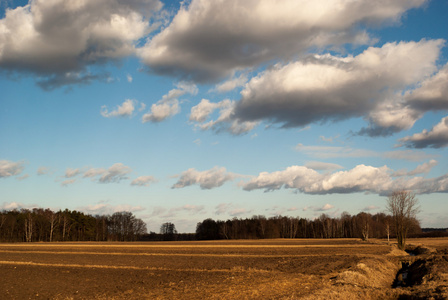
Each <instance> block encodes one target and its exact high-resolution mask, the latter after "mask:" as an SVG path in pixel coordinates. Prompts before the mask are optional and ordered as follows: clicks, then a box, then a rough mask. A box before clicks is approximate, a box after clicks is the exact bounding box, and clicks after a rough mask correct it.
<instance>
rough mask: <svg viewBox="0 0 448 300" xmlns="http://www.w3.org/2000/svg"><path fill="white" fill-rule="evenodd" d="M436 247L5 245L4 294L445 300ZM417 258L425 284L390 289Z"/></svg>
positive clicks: (441, 255) (352, 243)
mask: <svg viewBox="0 0 448 300" xmlns="http://www.w3.org/2000/svg"><path fill="white" fill-rule="evenodd" d="M428 241H429V243H428ZM431 241H433V239H427V240H426V239H425V240H424V241H421V242H420V241H418V242H417V243H415V245H414V246H415V247H417V246H416V245H420V246H422V245H426V244H428V245H429V247H432V248H431V249H434V251H433V252H429V253H427V254H421V255H418V256H415V257H412V258H410V256H409V255H408V254H407V253H405V252H403V251H400V250H398V249H396V247H395V246H394V245H388V244H387V243H386V242H383V241H376V242H373V243H365V242H361V241H359V240H356V239H337V240H311V239H307V240H283V239H281V240H257V241H217V242H214V241H213V242H148V243H33V244H29V243H28V244H25V243H20V244H0V278H1V280H0V295H2V297H1V298H2V299H361V298H362V299H398V298H399V297H410V296H412V295H417V296H423V297H426V296H427V295H431V296H434V295H435V296H440V297H444V296H443V295H445V294H444V293H445V292H444V286H443V284H444V282H445V283H446V274H448V270H447V268H446V267H447V266H448V260H446V258H447V255H446V251H447V250H446V249H448V239H445V240H444V241H442V240H440V241H437V243H436V244H437V248H434V245H433V244H431ZM409 243H412V241H409ZM433 243H434V242H433ZM444 243H445V244H444ZM414 246H412V247H414ZM443 251H445V252H443ZM418 259H421V260H422V262H421V263H420V268H419V269H418V270H419V272H420V273H422V274H423V273H424V274H423V275H422V276H420V277H421V278H423V277H424V278H425V279H424V280H423V279H422V280H420V279H418V280H415V283H414V284H413V285H412V286H409V287H401V288H395V289H394V288H392V283H393V281H394V279H395V277H396V274H397V272H398V270H399V269H400V265H399V264H400V262H401V261H403V260H409V261H410V260H412V262H415V263H416V262H417V261H418ZM445 262H447V264H445ZM415 267H416V268H417V264H415ZM415 274H417V271H415ZM431 274H432V275H431ZM425 276H426V277H425ZM420 277H419V278H420ZM444 280H445V281H444ZM428 289H429V290H430V292H428ZM425 293H426V294H425ZM440 299H448V298H440Z"/></svg>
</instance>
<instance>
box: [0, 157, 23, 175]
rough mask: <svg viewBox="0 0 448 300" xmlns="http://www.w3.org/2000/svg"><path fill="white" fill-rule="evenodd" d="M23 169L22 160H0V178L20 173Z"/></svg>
mask: <svg viewBox="0 0 448 300" xmlns="http://www.w3.org/2000/svg"><path fill="white" fill-rule="evenodd" d="M24 169H25V166H24V162H23V161H18V162H13V161H9V160H0V178H6V177H11V176H17V175H20V174H21V173H22V171H23V170H24Z"/></svg>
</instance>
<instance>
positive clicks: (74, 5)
mask: <svg viewBox="0 0 448 300" xmlns="http://www.w3.org/2000/svg"><path fill="white" fill-rule="evenodd" d="M161 7H162V4H161V2H160V1H158V0H131V1H129V0H95V1H65V0H50V1H48V0H45V1H44V0H35V1H30V2H29V4H28V5H25V6H23V7H17V8H15V9H13V10H7V11H6V15H5V17H4V18H3V19H1V20H0V67H1V68H3V69H6V70H10V71H26V72H31V73H34V74H37V75H39V76H41V77H42V78H41V80H40V84H41V85H42V87H44V88H53V87H57V86H58V85H62V84H70V83H85V82H89V81H91V80H93V79H97V78H100V77H101V75H98V74H90V73H89V72H88V71H87V70H86V67H87V66H89V65H94V64H101V63H105V62H108V61H111V60H116V59H119V58H122V57H124V56H128V55H130V54H133V53H134V51H135V44H136V42H137V41H138V40H139V39H140V38H142V37H144V36H145V35H147V34H148V33H149V32H150V30H151V26H150V23H149V22H148V19H149V18H150V17H151V14H152V13H153V12H154V11H157V10H159V9H160V8H161Z"/></svg>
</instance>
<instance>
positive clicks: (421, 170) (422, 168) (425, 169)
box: [392, 159, 438, 177]
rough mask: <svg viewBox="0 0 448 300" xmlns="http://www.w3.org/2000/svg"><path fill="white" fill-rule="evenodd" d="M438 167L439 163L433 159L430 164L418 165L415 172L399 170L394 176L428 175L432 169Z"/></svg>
mask: <svg viewBox="0 0 448 300" xmlns="http://www.w3.org/2000/svg"><path fill="white" fill-rule="evenodd" d="M437 165H438V162H437V161H436V160H434V159H431V160H430V161H429V162H426V163H424V164H421V165H418V166H417V167H416V168H415V169H414V170H412V171H409V172H408V171H407V170H398V171H396V172H394V173H392V176H394V177H399V176H414V175H418V174H427V173H429V172H430V171H431V169H432V168H433V167H435V166H437Z"/></svg>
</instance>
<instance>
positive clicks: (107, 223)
mask: <svg viewBox="0 0 448 300" xmlns="http://www.w3.org/2000/svg"><path fill="white" fill-rule="evenodd" d="M146 233H147V228H146V223H145V222H143V221H142V220H141V219H138V218H136V217H135V216H134V215H133V214H132V213H131V212H126V211H123V212H116V213H114V214H112V215H95V216H92V215H89V214H85V213H83V212H80V211H76V210H73V211H71V210H68V209H66V210H64V211H62V210H59V211H57V212H54V211H52V210H50V209H42V208H34V209H32V210H29V209H20V210H11V211H0V241H1V242H53V241H54V242H56V241H136V240H140V239H141V237H142V236H143V235H145V234H146Z"/></svg>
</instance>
